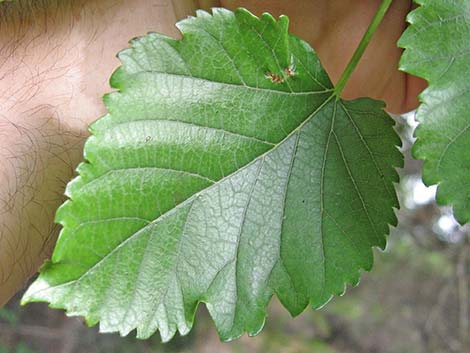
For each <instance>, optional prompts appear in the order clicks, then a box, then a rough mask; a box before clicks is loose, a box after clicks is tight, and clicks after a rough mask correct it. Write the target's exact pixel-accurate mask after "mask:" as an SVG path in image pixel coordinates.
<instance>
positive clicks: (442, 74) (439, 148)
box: [399, 0, 470, 224]
mask: <svg viewBox="0 0 470 353" xmlns="http://www.w3.org/2000/svg"><path fill="white" fill-rule="evenodd" d="M417 2H418V3H419V4H420V5H421V7H419V8H418V9H416V10H414V11H413V12H411V13H410V14H409V15H408V21H409V22H410V26H409V27H408V29H407V30H406V31H405V33H404V34H403V36H402V37H401V39H400V41H399V45H400V46H401V47H403V48H405V49H406V50H405V52H404V54H403V56H402V59H401V62H400V69H401V70H403V71H406V72H408V73H410V74H413V75H416V76H419V77H422V78H424V79H426V80H427V81H428V82H429V87H428V88H427V89H426V90H425V91H424V92H423V93H422V94H421V96H420V100H421V101H422V104H421V105H420V107H419V109H418V112H417V120H418V121H419V122H420V125H419V127H418V128H417V130H416V137H417V142H416V144H415V146H414V147H413V155H414V157H415V158H417V159H421V160H423V161H424V167H423V180H424V182H425V183H426V185H432V184H438V185H439V187H438V191H437V201H438V203H440V204H442V205H452V206H453V209H454V214H455V217H456V218H457V220H458V221H459V222H460V223H462V224H463V223H466V222H469V221H470V189H469V185H470V153H469V151H470V75H469V73H470V57H469V55H468V54H469V52H470V2H469V1H465V0H454V1H447V0H420V1H417Z"/></svg>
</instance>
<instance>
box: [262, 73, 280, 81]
mask: <svg viewBox="0 0 470 353" xmlns="http://www.w3.org/2000/svg"><path fill="white" fill-rule="evenodd" d="M265 77H266V78H268V79H270V80H271V82H272V83H283V82H284V78H283V77H281V76H279V75H276V74H275V73H272V72H268V73H266V76H265Z"/></svg>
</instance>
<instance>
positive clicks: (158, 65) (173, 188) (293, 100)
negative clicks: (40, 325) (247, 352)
mask: <svg viewBox="0 0 470 353" xmlns="http://www.w3.org/2000/svg"><path fill="white" fill-rule="evenodd" d="M178 28H179V29H180V30H181V32H182V33H183V39H182V40H175V39H172V38H168V37H165V36H163V35H160V34H155V33H151V34H149V35H147V36H144V37H142V38H139V39H135V40H133V41H132V42H131V44H132V48H131V49H127V50H124V51H122V52H121V53H120V55H119V58H120V60H121V61H122V66H121V67H120V68H119V69H118V70H117V71H116V72H115V73H114V74H113V76H112V78H111V84H112V86H113V87H114V88H116V89H117V90H118V92H115V93H111V94H109V95H107V96H105V98H104V102H105V104H106V107H107V109H108V112H109V113H108V114H107V115H106V116H104V117H103V118H101V119H100V120H98V121H97V122H96V123H94V125H92V127H91V131H92V134H93V135H92V136H91V137H90V138H89V139H88V141H87V143H86V146H85V159H86V162H84V163H82V164H81V165H80V166H79V168H78V172H79V176H78V177H77V178H75V179H74V180H73V181H72V182H71V183H70V184H69V185H68V187H67V195H68V197H69V198H70V200H68V201H67V202H66V203H65V204H64V205H63V206H62V207H61V208H60V209H59V211H58V213H57V221H58V222H59V223H60V224H62V226H63V229H62V232H61V234H60V237H59V240H58V243H57V246H56V249H55V251H54V254H53V256H52V259H51V261H50V262H49V263H47V264H46V265H45V266H44V267H43V269H42V271H41V274H40V276H39V278H38V279H37V280H36V281H35V282H34V283H33V285H32V286H31V287H30V288H29V289H28V291H27V293H26V294H25V297H24V299H23V302H31V301H47V302H49V303H50V305H51V306H52V307H55V308H64V309H66V310H67V313H68V314H69V315H81V316H84V317H86V320H87V322H88V323H89V324H90V325H93V324H96V323H97V322H98V321H99V322H100V329H101V330H102V331H104V332H114V331H119V332H120V333H121V334H122V335H126V334H128V333H129V332H130V331H132V330H134V329H137V336H138V337H140V338H146V337H149V336H151V335H152V334H153V333H154V332H155V331H156V330H157V329H158V330H159V331H160V334H161V337H162V339H163V340H164V341H168V340H170V339H171V338H172V337H173V335H174V334H175V332H176V331H179V332H180V333H181V334H186V333H188V332H189V330H190V329H191V326H192V324H193V319H194V315H195V311H196V309H197V306H198V303H199V302H204V303H206V306H207V308H208V310H209V312H210V314H211V316H212V318H213V320H214V322H215V325H216V327H217V330H218V332H219V335H220V337H221V338H222V339H223V340H230V339H233V338H236V337H238V336H240V335H242V334H243V333H244V332H247V333H248V334H250V335H254V334H257V333H258V332H259V331H260V330H261V328H262V326H263V324H264V321H265V317H266V306H267V304H268V302H269V301H270V298H271V297H272V295H273V294H274V293H275V294H277V296H278V297H279V299H280V300H281V302H282V303H283V305H284V306H285V307H286V308H287V309H288V310H289V311H290V312H291V313H292V314H293V315H297V314H299V313H300V312H301V311H303V310H304V308H305V307H306V306H307V305H308V304H310V305H312V306H313V307H316V308H318V307H320V306H322V305H323V304H325V303H326V302H327V301H328V300H329V298H330V297H331V296H332V295H333V294H341V293H343V292H344V288H345V283H350V284H356V283H357V282H358V280H359V270H360V269H366V270H369V269H370V268H371V266H372V262H373V254H372V251H371V248H372V247H374V246H378V247H381V248H383V247H384V246H385V235H386V234H387V233H388V232H389V224H395V222H396V218H395V215H394V211H393V207H398V203H397V199H396V196H395V191H394V187H393V183H394V182H397V181H398V176H397V173H396V171H395V168H394V167H399V166H401V165H402V157H401V154H400V153H399V151H398V149H397V148H396V146H397V145H399V144H400V141H399V139H398V137H397V136H396V134H395V132H394V130H393V120H392V119H391V118H390V117H389V116H388V115H387V114H386V113H385V112H384V111H383V104H382V103H381V102H376V101H373V100H370V99H359V100H355V101H343V100H339V99H337V98H336V96H335V95H334V94H333V91H332V84H331V82H330V80H329V78H328V76H327V74H326V73H325V71H324V69H323V68H322V66H321V64H320V62H319V60H318V58H317V56H316V55H315V53H314V51H313V50H312V49H311V48H310V46H309V45H308V44H306V43H305V42H303V41H302V40H300V39H298V38H296V37H294V36H292V35H289V34H288V18H287V17H281V18H280V19H279V20H278V21H275V20H274V18H273V17H272V16H271V15H268V14H264V15H263V16H262V17H261V18H257V17H255V16H254V15H252V14H251V13H249V12H248V11H246V10H243V9H240V10H238V11H236V12H235V13H232V12H230V11H228V10H224V9H214V10H213V14H212V15H209V14H208V13H206V12H202V11H200V12H198V13H197V17H195V18H189V19H187V20H184V21H182V22H180V23H178Z"/></svg>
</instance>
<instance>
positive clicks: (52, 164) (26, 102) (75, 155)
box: [0, 0, 423, 306]
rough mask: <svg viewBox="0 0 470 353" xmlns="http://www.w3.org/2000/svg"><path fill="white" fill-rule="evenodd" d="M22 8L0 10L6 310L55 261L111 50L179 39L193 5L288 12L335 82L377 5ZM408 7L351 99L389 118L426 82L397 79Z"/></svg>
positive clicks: (111, 0)
mask: <svg viewBox="0 0 470 353" xmlns="http://www.w3.org/2000/svg"><path fill="white" fill-rule="evenodd" d="M17 1H18V2H19V3H16V4H9V5H8V6H9V7H11V9H10V10H4V11H3V12H2V13H1V14H0V33H1V36H0V161H1V162H0V163H1V169H0V306H1V305H3V304H4V303H5V302H6V301H7V300H8V299H9V298H10V297H11V296H12V295H13V294H14V293H15V292H16V291H17V290H18V289H19V288H20V287H21V286H23V285H24V284H25V282H26V281H27V279H28V278H30V276H31V275H33V274H34V273H35V272H36V271H37V269H38V268H39V266H40V265H41V264H42V262H43V261H44V259H45V258H47V257H48V256H49V255H50V253H51V249H52V247H53V245H54V243H55V239H56V236H57V233H58V227H57V226H56V225H55V224H54V222H53V219H54V213H55V210H56V209H57V207H58V206H59V205H60V204H61V203H62V202H63V200H64V197H63V193H64V188H65V184H66V182H67V181H68V180H70V179H71V178H72V176H73V173H74V169H75V167H76V166H77V164H78V163H79V162H80V161H81V160H82V147H83V143H84V140H85V139H86V136H87V135H88V133H87V126H88V125H89V124H90V123H91V122H92V121H94V120H95V119H96V118H98V117H99V116H101V115H103V114H104V113H105V109H104V106H103V103H102V101H101V97H102V95H103V94H104V93H106V92H107V91H109V90H110V89H109V84H108V78H109V76H110V74H111V73H112V72H113V70H114V69H115V68H116V67H117V66H118V65H119V61H118V60H117V59H116V57H115V54H116V53H117V52H118V51H119V50H121V49H122V48H125V47H126V46H127V42H128V40H129V39H130V38H133V37H136V36H139V35H143V34H145V33H146V32H148V31H150V30H151V31H158V32H162V33H165V34H167V35H171V36H178V31H177V30H176V28H175V27H174V23H175V22H176V21H177V19H178V18H183V17H185V16H187V15H190V14H192V13H193V12H194V10H195V9H196V7H205V8H209V7H210V6H220V5H222V6H224V7H228V8H231V9H234V8H236V7H238V6H244V7H247V8H249V9H250V10H252V11H254V12H255V13H257V14H259V13H261V12H263V11H269V12H271V13H273V14H274V15H276V16H278V15H280V14H282V13H284V14H287V15H289V17H290V19H291V25H292V27H291V28H292V32H293V33H295V34H297V35H299V36H300V37H302V38H304V39H306V40H308V41H309V42H310V43H311V44H312V45H313V46H314V47H315V49H316V50H317V52H318V54H319V57H320V59H321V61H322V62H323V64H324V65H325V67H326V69H327V71H328V72H329V74H330V76H331V77H332V80H333V81H334V82H336V80H337V79H338V77H339V75H340V74H341V72H342V70H343V69H344V67H345V66H346V63H347V61H348V60H349V58H350V56H351V55H352V52H353V51H354V49H355V48H356V46H357V43H358V42H359V40H360V38H361V36H362V34H363V33H364V31H365V29H366V27H367V25H368V23H369V22H370V20H371V18H372V16H373V14H374V12H375V10H376V9H377V6H378V4H379V2H380V1H379V0H364V1H355V0H350V1H348V0H301V1H295V2H294V1H291V0H289V1H288V0H243V1H242V0H237V1H235V0H221V1H220V2H219V1H216V0H214V1H212V0H201V1H199V4H195V3H194V2H193V1H192V0H174V1H171V0H133V1H128V0H74V1H62V0H35V1H33V2H34V3H35V5H34V6H33V8H32V9H30V8H29V7H30V6H29V5H28V3H27V2H26V1H25V0H23V1H22V0H17ZM0 6H6V5H0ZM17 7H20V8H21V9H18V8H17ZM15 8H16V9H15ZM409 9H410V1H408V0H395V1H394V2H393V5H392V8H391V9H390V11H389V13H388V14H387V16H386V18H385V19H384V22H383V24H382V25H381V27H380V28H379V30H378V32H377V34H376V37H375V38H374V39H373V41H372V43H371V44H370V47H369V48H368V49H367V51H366V53H365V56H364V58H363V59H362V60H361V62H360V64H359V66H358V68H357V70H356V71H355V73H354V74H353V76H352V77H351V80H350V82H349V83H348V85H347V87H346V89H345V91H344V93H343V95H344V97H345V98H355V97H358V96H370V97H374V98H378V99H383V100H385V101H386V103H387V108H388V110H390V111H392V112H403V111H408V110H411V109H413V108H415V107H416V106H417V99H416V95H417V93H418V92H419V90H420V89H422V87H423V83H422V82H421V81H419V80H417V79H416V78H411V77H409V76H407V75H405V74H403V73H400V72H399V71H397V65H398V60H399V57H400V53H401V51H400V49H398V48H397V47H396V41H397V39H398V38H399V36H400V34H401V33H402V31H403V29H404V28H405V20H404V19H405V15H406V13H407V12H408V11H409Z"/></svg>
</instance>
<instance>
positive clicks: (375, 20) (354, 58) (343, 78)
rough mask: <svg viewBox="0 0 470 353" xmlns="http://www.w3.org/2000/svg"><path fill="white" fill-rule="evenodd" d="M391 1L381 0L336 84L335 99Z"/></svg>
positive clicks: (341, 90)
mask: <svg viewBox="0 0 470 353" xmlns="http://www.w3.org/2000/svg"><path fill="white" fill-rule="evenodd" d="M392 1H393V0H382V3H381V4H380V6H379V8H378V9H377V12H376V13H375V15H374V18H373V19H372V22H371V23H370V25H369V27H368V28H367V31H366V33H365V34H364V36H363V37H362V39H361V41H360V42H359V45H358V47H357V48H356V51H355V52H354V54H353V56H352V57H351V60H350V61H349V63H348V66H346V69H344V71H343V73H342V75H341V77H340V78H339V80H338V82H337V83H336V87H335V94H336V96H337V97H339V96H340V95H341V92H343V89H344V87H345V86H346V83H347V82H348V80H349V77H350V76H351V74H352V73H353V71H354V69H355V68H356V66H357V64H358V63H359V60H360V59H361V57H362V54H364V51H365V50H366V48H367V46H368V45H369V42H370V41H371V39H372V37H373V36H374V33H375V31H377V28H378V27H379V25H380V23H381V22H382V20H383V18H384V16H385V14H386V13H387V10H388V8H389V7H390V5H391V4H392Z"/></svg>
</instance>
